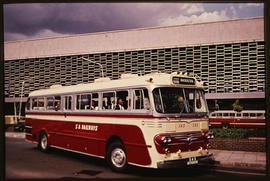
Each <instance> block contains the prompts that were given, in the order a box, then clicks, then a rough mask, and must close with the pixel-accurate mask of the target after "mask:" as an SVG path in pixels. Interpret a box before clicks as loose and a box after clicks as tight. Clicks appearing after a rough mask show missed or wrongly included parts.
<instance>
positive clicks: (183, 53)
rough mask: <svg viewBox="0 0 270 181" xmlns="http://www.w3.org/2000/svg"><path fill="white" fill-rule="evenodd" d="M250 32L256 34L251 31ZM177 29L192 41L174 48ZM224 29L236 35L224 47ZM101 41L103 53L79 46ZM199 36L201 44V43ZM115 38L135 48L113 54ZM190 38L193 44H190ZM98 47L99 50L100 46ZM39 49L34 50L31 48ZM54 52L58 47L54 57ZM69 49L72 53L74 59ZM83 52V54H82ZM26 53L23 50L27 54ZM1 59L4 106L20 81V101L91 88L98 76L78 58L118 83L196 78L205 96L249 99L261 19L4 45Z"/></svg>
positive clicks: (260, 51) (254, 88) (261, 62)
mask: <svg viewBox="0 0 270 181" xmlns="http://www.w3.org/2000/svg"><path fill="white" fill-rule="evenodd" d="M239 24H240V25H239ZM249 26H250V28H249V29H247V28H246V27H249ZM209 27H211V28H216V31H217V32H216V34H219V36H220V37H221V38H220V39H219V38H218V37H219V36H217V35H213V36H214V38H213V37H212V35H211V34H208V33H207V29H209ZM234 27H235V29H234V31H233V28H234ZM241 27H243V28H244V29H241ZM258 27H260V28H258ZM188 28H189V29H188ZM197 28H201V30H202V32H204V34H200V33H199V32H200V31H199V30H198V29H197ZM254 28H257V30H253V29H254ZM183 29H185V31H189V32H188V34H189V35H190V36H191V35H192V33H190V30H193V29H195V30H194V31H193V32H195V34H193V35H194V37H190V39H192V41H191V40H190V42H189V40H188V37H185V38H186V39H187V40H186V41H185V43H183V42H180V39H179V42H180V43H179V44H176V42H175V39H177V38H174V37H173V35H170V31H172V32H174V33H176V34H174V36H175V37H177V32H181V33H183ZM224 29H225V30H226V29H227V31H229V34H231V33H238V34H239V35H237V36H236V35H231V36H234V37H233V38H231V37H228V38H227V39H228V40H229V41H224V36H225V37H226V36H229V34H228V32H227V31H224ZM209 31H210V29H209ZM212 31H213V30H212V29H211V32H212ZM245 31H246V32H245ZM151 32H153V34H154V35H152V34H151ZM166 32H168V34H166ZM222 32H224V34H222ZM256 32H257V35H256ZM140 33H141V34H143V35H144V34H145V36H146V35H148V36H149V39H145V36H143V35H140V36H141V37H142V38H141V39H140V37H139V40H138V38H136V37H131V36H134V34H138V35H139V34H140ZM198 33H199V34H198ZM254 33H255V35H254ZM251 35H252V37H251ZM106 36H108V37H110V40H111V41H107V42H106V43H108V44H110V48H108V47H109V45H106V46H107V47H104V49H103V50H102V46H100V47H99V49H98V50H97V48H96V47H95V46H94V45H95V44H98V42H94V43H93V42H91V43H89V44H88V45H87V43H85V42H84V44H83V46H82V42H81V41H85V39H88V40H89V41H90V39H91V37H92V38H93V37H94V38H95V40H98V37H100V39H101V40H104V37H106ZM202 36H203V38H201V37H202ZM83 37H85V38H83ZM117 37H118V38H119V39H121V40H119V42H124V43H126V44H132V43H136V44H137V45H136V46H137V47H133V48H132V46H131V45H130V46H128V45H127V47H129V48H127V49H126V48H125V47H124V46H123V45H122V46H123V47H121V46H120V45H115V46H116V47H117V48H116V49H113V47H114V44H115V43H117ZM196 37H197V39H198V42H196V41H195V39H196ZM249 37H250V38H249ZM76 38H77V41H76ZM178 38H179V36H178ZM180 38H181V37H180ZM199 38H200V39H199ZM207 38H208V39H207ZM67 39H68V40H67ZM154 39H159V40H160V45H159V44H158V41H157V40H155V42H154V43H153V42H152V43H151V42H150V43H149V42H148V41H154ZM202 39H203V40H205V43H202ZM71 40H72V42H74V43H72V42H71ZM206 40H209V41H206ZM67 41H70V43H71V44H70V51H69V49H67V48H65V49H64V48H63V47H62V46H61V44H65V45H63V46H65V47H68V45H66V42H67ZM138 41H141V47H139V46H140V44H139V43H138ZM166 41H167V42H168V43H167V44H166ZM57 42H58V43H57ZM80 42H81V43H80ZM147 42H148V43H147ZM31 43H32V44H33V49H37V50H38V52H37V53H36V54H34V53H33V52H31V51H32V50H31V49H32V47H31V46H30V45H31ZM101 43H102V44H104V42H101ZM26 45H27V46H26ZM39 45H40V47H36V46H39ZM75 45H78V46H80V47H79V48H78V47H76V46H75ZM52 46H54V48H55V49H56V50H53V53H51V54H50V53H47V52H52V51H49V49H52ZM85 46H86V47H85ZM91 46H93V47H91ZM134 46H135V45H134ZM57 47H59V51H58V50H57ZM72 47H76V48H77V49H78V50H76V51H77V52H78V53H76V51H75V50H74V48H72ZM61 48H62V49H61ZM87 49H88V50H89V51H88V53H85V51H86V50H87ZM12 50H14V52H15V53H14V54H12ZM27 50H29V53H28V54H27ZM42 50H43V51H42ZM25 51H26V52H25ZM57 51H58V52H57ZM69 52H70V53H69ZM5 53H6V55H5V63H4V65H5V97H6V101H7V102H9V101H10V102H12V100H13V101H14V100H15V99H10V98H14V97H15V98H16V97H19V96H20V94H21V87H22V81H25V85H24V90H23V96H24V97H26V96H27V95H28V94H29V92H30V91H33V90H37V89H42V88H46V87H49V86H51V85H54V84H61V85H73V84H78V83H84V82H93V80H94V79H96V78H99V77H100V76H101V74H100V72H101V71H100V68H99V66H98V65H95V64H93V63H90V62H87V61H85V60H82V59H79V57H85V58H88V59H90V60H93V61H95V62H97V63H101V64H102V65H103V68H104V74H105V76H107V77H110V78H111V79H118V78H119V77H120V75H121V74H123V73H133V74H139V75H140V74H141V75H145V74H148V73H150V72H156V71H160V72H167V73H171V72H175V71H183V72H189V73H193V74H196V75H198V76H199V77H200V78H201V80H202V81H205V82H207V83H208V87H207V89H206V91H207V92H208V93H241V92H242V93H245V92H247V93H250V92H264V90H265V88H264V87H265V42H264V36H263V18H253V19H244V20H233V21H225V22H216V23H203V24H194V25H184V26H172V27H164V28H162V27H160V28H149V29H138V30H130V31H129V30H128V31H116V32H108V33H106V32H105V33H100V34H98V33H97V34H88V35H83V36H82V35H78V36H77V37H76V36H70V37H64V38H50V39H45V40H43V39H41V40H30V41H19V42H7V43H5ZM28 55H29V56H28Z"/></svg>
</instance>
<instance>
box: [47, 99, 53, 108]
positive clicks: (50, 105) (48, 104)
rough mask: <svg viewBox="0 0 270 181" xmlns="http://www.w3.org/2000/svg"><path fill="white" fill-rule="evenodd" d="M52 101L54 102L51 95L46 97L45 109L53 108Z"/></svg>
mask: <svg viewBox="0 0 270 181" xmlns="http://www.w3.org/2000/svg"><path fill="white" fill-rule="evenodd" d="M53 102H54V98H53V97H47V105H46V108H47V110H54V106H53Z"/></svg>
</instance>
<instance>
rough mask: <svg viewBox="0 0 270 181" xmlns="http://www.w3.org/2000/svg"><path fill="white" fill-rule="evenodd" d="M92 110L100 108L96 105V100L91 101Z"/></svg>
mask: <svg viewBox="0 0 270 181" xmlns="http://www.w3.org/2000/svg"><path fill="white" fill-rule="evenodd" d="M91 110H96V111H97V110H98V106H96V102H95V101H92V103H91Z"/></svg>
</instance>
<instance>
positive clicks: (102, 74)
mask: <svg viewBox="0 0 270 181" xmlns="http://www.w3.org/2000/svg"><path fill="white" fill-rule="evenodd" d="M81 59H83V60H86V61H88V62H91V63H95V64H97V65H99V66H100V68H101V76H102V77H104V73H103V67H102V65H101V64H100V63H97V62H94V61H92V60H89V59H87V58H84V57H81Z"/></svg>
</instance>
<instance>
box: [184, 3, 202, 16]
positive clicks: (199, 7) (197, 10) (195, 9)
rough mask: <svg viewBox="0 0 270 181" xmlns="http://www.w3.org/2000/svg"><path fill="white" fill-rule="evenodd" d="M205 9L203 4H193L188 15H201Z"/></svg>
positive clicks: (188, 10)
mask: <svg viewBox="0 0 270 181" xmlns="http://www.w3.org/2000/svg"><path fill="white" fill-rule="evenodd" d="M203 11H204V8H203V5H202V4H191V5H190V7H189V8H188V9H187V13H188V14H194V13H200V12H203Z"/></svg>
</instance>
